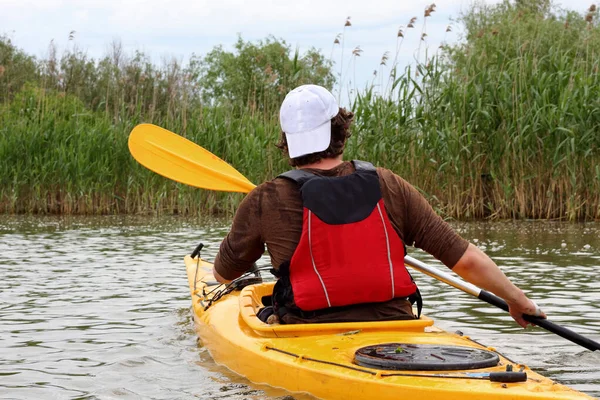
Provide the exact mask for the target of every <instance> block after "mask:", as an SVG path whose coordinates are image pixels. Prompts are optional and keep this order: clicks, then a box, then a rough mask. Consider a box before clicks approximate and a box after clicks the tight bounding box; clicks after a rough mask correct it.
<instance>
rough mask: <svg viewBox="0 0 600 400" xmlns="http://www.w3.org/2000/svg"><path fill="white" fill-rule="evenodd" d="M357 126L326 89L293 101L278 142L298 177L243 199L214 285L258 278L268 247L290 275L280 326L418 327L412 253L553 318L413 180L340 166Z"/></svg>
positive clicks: (302, 91) (518, 314) (282, 288)
mask: <svg viewBox="0 0 600 400" xmlns="http://www.w3.org/2000/svg"><path fill="white" fill-rule="evenodd" d="M353 118H354V115H353V113H352V112H350V111H348V110H346V109H344V108H341V107H339V106H338V104H337V102H336V100H335V98H334V97H333V95H332V94H331V93H330V92H329V91H328V90H327V89H325V88H323V87H320V86H316V85H303V86H300V87H298V88H296V89H294V90H292V91H291V92H290V93H288V95H287V96H286V98H285V100H284V101H283V103H282V106H281V110H280V123H281V128H282V133H281V140H280V142H279V143H278V145H277V146H278V147H279V148H280V149H282V150H283V151H284V152H285V153H287V155H288V157H289V164H290V165H291V166H292V167H295V168H296V169H295V170H293V171H296V172H290V173H287V174H283V176H279V177H277V178H275V179H273V180H271V181H268V182H265V183H263V184H261V185H259V186H257V187H256V188H255V189H254V190H252V191H251V192H250V193H249V194H248V195H247V196H246V198H245V199H244V200H243V201H242V203H241V204H240V206H239V208H238V210H237V212H236V214H235V217H234V219H233V224H232V227H231V231H230V232H229V234H228V235H227V237H226V238H225V239H224V240H223V242H222V243H221V246H220V249H219V253H218V254H217V257H216V259H215V263H214V271H213V273H214V275H215V278H216V279H217V280H218V281H219V282H227V281H230V280H232V279H235V278H237V277H239V276H241V275H242V274H244V273H245V272H248V271H250V270H251V268H252V266H253V264H254V263H255V262H256V261H257V260H258V259H259V258H260V257H261V256H262V254H263V253H264V251H265V245H266V249H267V251H268V252H269V255H270V258H271V263H272V265H273V267H274V270H275V271H277V272H276V273H277V274H278V275H280V276H282V277H281V278H280V279H279V281H278V283H277V285H276V289H275V290H274V292H275V293H274V300H275V303H276V305H275V308H276V310H275V311H276V313H277V314H278V316H279V319H280V322H282V323H313V322H342V321H370V320H395V319H412V318H415V315H414V314H413V311H412V304H411V303H412V302H413V301H414V299H415V298H416V297H417V296H416V294H417V293H416V292H417V289H416V286H415V285H414V283H412V280H411V279H410V275H409V274H408V272H407V271H406V268H405V267H404V264H403V262H402V260H403V257H404V254H405V253H404V252H405V245H410V246H414V247H418V248H420V249H422V250H424V251H426V252H428V253H429V254H431V255H432V256H434V257H435V258H436V259H438V260H440V261H441V262H442V263H443V264H445V265H446V266H447V267H449V268H450V269H452V270H453V271H454V272H455V273H457V274H458V275H460V276H461V277H462V278H463V279H465V280H467V281H469V282H471V283H473V284H475V285H477V286H479V287H481V288H483V289H485V290H488V291H490V292H493V293H494V294H496V295H498V296H500V297H502V298H503V299H504V300H505V301H506V302H507V303H508V304H509V307H510V314H511V316H512V317H513V318H514V319H515V321H516V322H517V323H518V324H519V325H521V326H522V327H526V326H527V324H528V323H527V322H526V321H525V320H524V319H523V317H522V314H524V313H525V314H532V315H538V316H542V317H546V316H545V314H544V313H543V312H542V311H541V310H540V309H539V307H537V305H536V304H535V303H534V302H533V301H531V300H530V299H529V298H527V296H526V295H525V294H524V293H523V291H522V290H520V289H519V288H518V287H516V286H515V285H514V284H513V283H511V281H510V280H509V279H508V278H507V277H506V276H505V275H504V273H503V272H502V271H501V270H500V269H499V268H498V266H497V265H496V264H495V263H494V262H493V261H492V260H491V259H490V258H489V257H488V256H487V255H486V254H485V253H483V252H482V251H481V250H480V249H479V248H477V247H476V246H475V245H473V244H470V243H469V242H467V241H466V240H465V239H463V238H462V237H460V236H459V235H458V234H457V233H456V232H455V231H454V230H453V229H452V228H451V227H450V225H448V224H447V223H446V222H445V221H443V220H442V218H441V217H440V216H438V215H437V214H436V213H435V211H434V210H433V209H432V207H431V206H430V205H429V203H428V202H427V200H426V199H425V198H424V197H423V196H422V195H421V194H420V193H419V192H418V191H417V190H416V189H415V188H414V187H413V186H411V185H410V184H409V183H408V182H406V181H405V180H404V179H402V178H401V177H399V176H398V175H396V174H394V173H393V172H392V171H390V170H388V169H384V168H376V169H375V168H374V167H372V166H371V164H369V163H366V162H349V161H344V160H343V152H344V147H345V145H346V141H347V139H348V138H349V137H350V134H351V131H350V127H351V125H352V122H353ZM400 156H401V155H400ZM301 188H302V191H301Z"/></svg>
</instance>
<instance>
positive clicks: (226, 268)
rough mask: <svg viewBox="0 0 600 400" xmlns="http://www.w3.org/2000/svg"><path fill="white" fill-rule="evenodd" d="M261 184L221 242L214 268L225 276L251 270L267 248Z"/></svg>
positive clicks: (242, 206)
mask: <svg viewBox="0 0 600 400" xmlns="http://www.w3.org/2000/svg"><path fill="white" fill-rule="evenodd" d="M260 191H261V187H260V186H259V187H257V188H255V189H254V190H252V191H251V192H250V193H248V195H247V196H246V197H245V198H244V200H242V202H241V203H240V206H239V207H238V209H237V211H236V213H235V216H234V217H233V224H232V225H231V230H230V231H229V233H228V234H227V236H226V237H225V239H224V240H223V242H222V243H221V247H220V248H219V253H218V254H217V257H216V258H215V264H214V267H215V270H216V271H217V272H218V273H219V275H221V276H222V277H223V278H225V279H227V280H232V279H235V278H238V277H240V276H241V275H242V274H244V273H245V272H247V271H249V270H250V268H251V267H252V265H253V264H254V263H255V262H256V261H257V260H258V259H259V258H260V257H261V256H262V254H263V253H264V252H265V243H264V240H263V238H262V235H261V226H260V217H259V216H260V214H261V202H260V198H261V196H260Z"/></svg>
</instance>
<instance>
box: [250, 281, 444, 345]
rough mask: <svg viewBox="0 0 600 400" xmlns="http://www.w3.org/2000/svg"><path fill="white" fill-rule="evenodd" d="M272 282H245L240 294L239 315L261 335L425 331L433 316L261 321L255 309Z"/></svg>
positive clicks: (257, 308)
mask: <svg viewBox="0 0 600 400" xmlns="http://www.w3.org/2000/svg"><path fill="white" fill-rule="evenodd" d="M274 285H275V283H274V282H266V283H261V284H255V285H250V286H246V287H245V288H243V289H242V291H241V293H240V295H239V307H240V316H241V317H242V320H243V321H244V323H246V325H248V327H249V328H250V329H252V330H253V331H254V332H255V333H256V334H257V335H259V336H263V337H296V336H312V335H322V334H324V333H344V332H351V331H357V330H360V331H370V332H373V331H375V332H376V331H386V332H389V331H398V332H424V331H425V328H427V327H430V326H433V320H432V319H430V318H427V317H425V316H421V318H420V319H415V320H404V321H375V322H373V321H369V322H337V323H320V324H293V325H270V324H267V323H265V322H263V321H261V320H260V319H259V318H258V317H257V314H258V311H259V310H260V309H261V308H262V307H263V306H264V304H263V300H262V299H263V297H267V296H271V294H272V293H273V286H274Z"/></svg>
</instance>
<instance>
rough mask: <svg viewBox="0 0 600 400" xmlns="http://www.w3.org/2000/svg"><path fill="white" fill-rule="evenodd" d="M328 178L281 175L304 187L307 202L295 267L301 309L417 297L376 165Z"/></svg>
mask: <svg viewBox="0 0 600 400" xmlns="http://www.w3.org/2000/svg"><path fill="white" fill-rule="evenodd" d="M353 163H354V166H355V168H356V171H355V172H354V173H353V174H350V175H346V176H340V177H322V176H317V175H314V174H312V173H310V172H307V171H303V170H293V171H288V172H286V173H284V174H282V175H280V177H283V178H287V179H291V180H293V181H294V182H296V183H298V185H299V186H300V192H301V195H302V202H303V209H304V211H303V213H304V216H303V223H302V235H301V237H300V242H299V243H298V246H297V247H296V250H295V251H294V254H293V256H292V259H291V261H290V265H289V279H290V283H291V287H292V291H293V297H294V301H295V304H296V306H297V307H299V308H300V309H301V310H303V311H312V310H319V309H325V308H328V307H338V306H347V305H352V304H359V303H372V302H383V301H388V300H391V299H393V298H398V297H409V296H411V295H415V293H416V292H417V286H416V285H415V283H414V282H413V280H412V278H411V276H410V274H409V273H408V271H407V270H406V267H405V265H404V256H405V255H406V251H405V247H404V243H403V242H402V240H401V239H400V237H399V236H398V234H397V233H396V231H395V230H394V228H393V227H392V224H391V223H390V220H389V218H388V215H387V212H386V208H385V204H384V201H383V198H382V195H381V187H380V184H379V176H378V175H377V171H376V169H375V167H373V165H372V164H370V163H367V162H364V161H353Z"/></svg>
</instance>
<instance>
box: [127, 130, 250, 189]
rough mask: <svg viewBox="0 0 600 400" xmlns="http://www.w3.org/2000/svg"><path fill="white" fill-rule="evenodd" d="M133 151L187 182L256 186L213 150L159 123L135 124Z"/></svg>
mask: <svg viewBox="0 0 600 400" xmlns="http://www.w3.org/2000/svg"><path fill="white" fill-rule="evenodd" d="M129 152H130V153H131V155H132V156H133V158H135V159H136V160H137V161H138V162H139V163H140V164H142V165H143V166H144V167H146V168H148V169H149V170H151V171H154V172H156V173H157V174H160V175H162V176H164V177H166V178H169V179H173V180H175V181H177V182H180V183H184V184H186V185H190V186H195V187H197V188H202V189H209V190H220V191H224V192H241V193H248V192H249V191H251V190H252V189H254V187H255V185H254V184H253V183H252V182H250V181H249V180H248V179H247V178H246V177H245V176H244V175H242V174H240V173H239V172H238V171H237V170H236V169H235V168H233V167H232V166H231V165H229V164H227V163H226V162H225V161H223V160H221V159H220V158H219V157H217V156H215V155H214V154H212V153H211V152H210V151H208V150H206V149H204V148H202V147H200V146H198V145H197V144H195V143H194V142H191V141H189V140H187V139H186V138H183V137H181V136H179V135H176V134H175V133H173V132H170V131H168V130H166V129H163V128H161V127H159V126H156V125H152V124H140V125H138V126H136V127H135V128H133V130H132V131H131V133H130V134H129Z"/></svg>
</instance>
